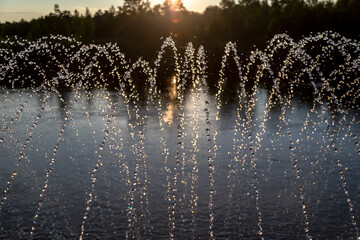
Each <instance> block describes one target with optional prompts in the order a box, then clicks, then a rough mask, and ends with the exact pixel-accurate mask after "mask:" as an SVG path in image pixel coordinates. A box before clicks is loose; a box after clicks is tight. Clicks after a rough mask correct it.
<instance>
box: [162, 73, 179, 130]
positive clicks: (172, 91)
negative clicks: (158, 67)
mask: <svg viewBox="0 0 360 240" xmlns="http://www.w3.org/2000/svg"><path fill="white" fill-rule="evenodd" d="M169 98H170V102H169V103H167V104H166V111H165V112H164V114H163V120H164V122H166V123H168V124H170V125H171V124H172V123H173V119H174V112H175V110H176V109H177V105H176V98H177V94H176V76H173V77H172V78H171V87H170V88H169Z"/></svg>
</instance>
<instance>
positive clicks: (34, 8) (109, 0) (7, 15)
mask: <svg viewBox="0 0 360 240" xmlns="http://www.w3.org/2000/svg"><path fill="white" fill-rule="evenodd" d="M162 1H163V0H150V2H151V4H152V6H154V5H155V4H158V3H162ZM219 2H220V0H183V3H184V5H185V7H186V8H187V9H188V10H191V11H197V12H202V11H204V9H205V8H206V7H207V6H209V5H217V4H219ZM55 4H59V5H60V9H61V10H70V11H73V10H75V9H77V10H78V11H80V12H84V11H85V7H88V8H89V9H90V11H91V13H95V12H96V11H97V10H98V9H103V10H105V9H109V8H110V6H111V5H114V6H115V7H117V6H121V5H122V4H123V1H122V0H86V1H85V0H0V22H5V21H19V20H21V19H22V18H23V19H25V20H31V19H32V18H36V17H39V16H42V15H46V14H48V13H50V12H53V9H54V5H55Z"/></svg>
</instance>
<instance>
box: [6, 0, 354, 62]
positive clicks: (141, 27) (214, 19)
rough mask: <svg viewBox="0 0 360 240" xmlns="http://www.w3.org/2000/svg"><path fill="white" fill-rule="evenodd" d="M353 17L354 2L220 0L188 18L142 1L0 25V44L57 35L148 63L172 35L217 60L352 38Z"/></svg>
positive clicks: (178, 7)
mask: <svg viewBox="0 0 360 240" xmlns="http://www.w3.org/2000/svg"><path fill="white" fill-rule="evenodd" d="M359 12H360V1H359V0H338V1H337V2H336V3H334V2H327V1H320V2H319V1H317V0H271V2H268V1H260V0H240V1H235V0H222V1H221V3H220V5H219V6H209V7H208V8H206V10H205V11H204V12H203V13H195V12H190V11H188V10H186V9H185V7H184V5H183V4H182V2H181V1H179V2H178V3H177V4H175V5H174V4H173V3H172V1H170V0H165V1H164V3H163V4H162V5H156V6H154V7H151V6H150V3H149V1H148V0H125V1H124V3H123V5H122V6H119V7H117V8H115V7H113V6H112V7H111V8H110V9H109V10H106V11H101V10H99V11H97V12H96V13H94V14H91V13H90V11H89V10H88V9H87V10H86V13H85V14H79V12H78V11H76V10H75V11H74V12H73V13H71V12H70V11H66V10H63V11H62V10H61V9H60V7H59V6H58V5H55V8H54V12H52V13H50V14H48V15H47V16H44V17H40V18H38V19H33V20H31V21H29V22H27V21H20V22H12V23H10V22H6V23H2V24H0V38H4V37H5V36H15V35H17V36H19V37H22V38H26V39H29V40H34V39H37V38H39V37H42V36H47V35H49V34H61V35H65V36H73V37H75V38H76V39H79V40H81V41H83V42H95V43H104V42H109V41H110V42H116V43H117V44H118V45H119V46H120V49H121V50H122V51H123V52H124V53H125V54H126V55H127V56H128V57H130V58H133V59H135V58H137V57H140V56H142V57H145V58H147V59H153V58H154V57H156V50H158V49H159V47H160V44H161V43H162V41H161V40H160V39H161V38H162V37H166V36H169V35H173V37H174V38H176V41H177V42H178V44H179V45H180V46H183V45H184V44H185V43H186V42H189V41H191V42H193V43H194V44H195V45H199V44H203V45H204V46H205V48H206V49H210V50H211V53H210V54H214V55H221V54H222V52H223V48H224V46H225V44H226V42H228V41H237V43H238V48H239V49H240V50H241V51H243V52H248V51H249V50H251V49H252V48H253V46H254V45H256V46H257V47H260V48H261V47H264V46H265V45H266V42H267V41H268V40H269V39H270V38H271V37H272V36H273V35H274V34H277V33H284V32H286V33H287V34H289V35H290V36H291V37H293V38H294V39H298V38H300V37H301V36H303V35H306V34H309V33H310V32H318V31H325V30H334V31H337V32H339V33H340V34H342V35H344V36H346V37H350V38H358V37H359V33H360V28H359V27H356V25H358V23H359V22H360V14H359Z"/></svg>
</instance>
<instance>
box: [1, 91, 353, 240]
mask: <svg viewBox="0 0 360 240" xmlns="http://www.w3.org/2000/svg"><path fill="white" fill-rule="evenodd" d="M173 94H175V95H176V91H175V93H173ZM269 95H270V94H269V92H268V91H267V90H265V89H262V88H260V89H259V91H258V93H257V94H255V95H254V96H253V98H252V101H251V100H250V99H247V100H246V101H244V99H242V100H240V101H239V99H238V98H235V100H233V101H229V102H228V103H226V104H225V103H224V104H223V105H222V107H221V108H220V109H218V108H217V106H218V103H217V100H216V98H215V97H214V96H212V95H210V94H207V93H204V92H202V91H199V90H196V89H191V90H189V91H188V92H187V93H186V94H185V95H184V100H183V101H180V102H179V100H178V99H176V96H175V97H174V96H172V94H171V91H170V94H169V95H166V96H164V97H163V98H157V99H154V101H152V102H149V103H148V104H145V103H138V102H132V101H130V102H127V101H126V100H125V99H124V98H123V97H122V96H121V95H119V94H118V92H116V91H105V90H93V91H68V92H60V93H55V92H51V93H46V92H44V93H40V92H36V91H33V90H24V89H18V90H2V92H1V93H0V109H1V113H0V114H1V115H0V121H1V126H2V132H1V133H0V134H1V135H0V139H1V140H0V153H1V162H0V187H1V193H2V195H1V198H2V204H1V212H0V214H1V223H0V226H1V228H0V229H1V230H0V233H1V235H0V236H1V238H12V239H29V238H30V237H33V238H37V239H64V238H66V239H75V238H79V237H81V238H82V237H83V238H85V239H124V238H130V239H171V238H174V239H209V238H212V237H214V238H218V239H258V238H261V237H263V238H265V239H304V238H306V237H308V238H311V237H312V238H314V239H356V238H357V237H356V234H357V233H358V229H357V227H355V226H354V224H355V223H356V221H358V220H359V218H360V216H359V214H360V208H359V204H358V202H359V201H360V161H359V160H360V155H359V146H358V144H359V143H358V137H357V136H356V135H359V134H360V122H359V120H360V118H359V111H358V110H354V109H350V108H349V109H336V110H334V109H332V108H331V107H328V105H327V104H326V102H323V104H322V105H321V104H312V103H309V102H306V101H303V100H302V99H301V98H293V99H292V101H291V104H288V105H284V104H281V103H279V102H276V101H277V100H274V99H273V100H271V99H270V100H269ZM284 101H285V100H284ZM249 102H250V103H252V104H251V105H250V104H249ZM269 103H270V104H269ZM247 104H248V105H247Z"/></svg>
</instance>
